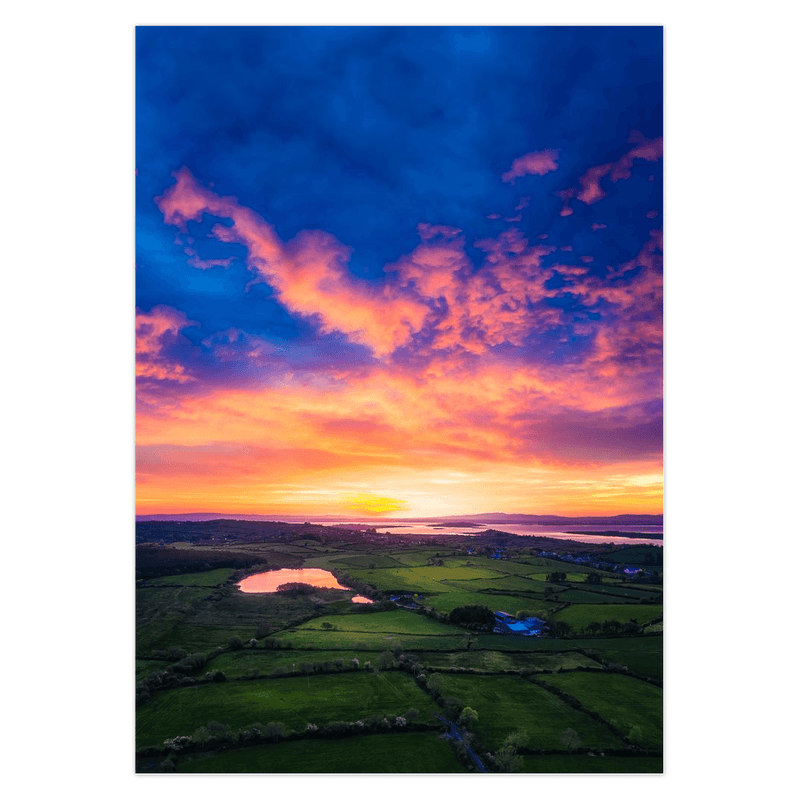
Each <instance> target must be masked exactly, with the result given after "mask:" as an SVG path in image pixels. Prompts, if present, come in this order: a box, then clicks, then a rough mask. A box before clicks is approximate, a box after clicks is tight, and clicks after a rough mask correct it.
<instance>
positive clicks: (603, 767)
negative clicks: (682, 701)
mask: <svg viewBox="0 0 800 800" xmlns="http://www.w3.org/2000/svg"><path fill="white" fill-rule="evenodd" d="M663 771H664V761H663V759H661V758H658V757H652V756H603V757H601V756H588V755H563V756H561V755H558V756H523V757H522V769H521V770H520V772H538V773H547V772H549V773H570V772H572V773H579V772H582V773H587V772H594V773H608V772H615V773H619V774H622V775H624V774H626V773H642V772H663Z"/></svg>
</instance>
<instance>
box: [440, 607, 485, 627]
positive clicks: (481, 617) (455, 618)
mask: <svg viewBox="0 0 800 800" xmlns="http://www.w3.org/2000/svg"><path fill="white" fill-rule="evenodd" d="M447 621H448V622H449V623H451V624H452V625H469V626H470V627H475V628H483V629H487V628H488V629H491V628H493V627H494V614H493V613H492V610H491V609H490V608H487V607H486V606H458V608H454V609H453V610H452V611H451V612H450V613H449V614H448V615H447Z"/></svg>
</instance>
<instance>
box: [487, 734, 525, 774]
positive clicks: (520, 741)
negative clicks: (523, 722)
mask: <svg viewBox="0 0 800 800" xmlns="http://www.w3.org/2000/svg"><path fill="white" fill-rule="evenodd" d="M527 738H528V737H527V734H526V733H525V731H517V732H516V733H511V734H509V735H508V736H506V738H505V740H504V741H503V744H502V746H501V748H500V749H499V750H498V751H497V753H495V756H494V760H495V763H496V764H497V767H498V769H499V770H500V772H519V770H520V768H521V767H522V757H521V756H519V755H517V750H519V748H520V747H524V745H525V743H526V741H527Z"/></svg>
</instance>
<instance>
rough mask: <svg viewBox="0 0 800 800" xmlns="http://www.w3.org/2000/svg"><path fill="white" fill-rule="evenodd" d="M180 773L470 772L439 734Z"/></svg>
mask: <svg viewBox="0 0 800 800" xmlns="http://www.w3.org/2000/svg"><path fill="white" fill-rule="evenodd" d="M177 771H178V772H264V773H269V772H273V773H274V772H278V773H301V772H317V773H353V772H358V773H367V774H369V773H386V772H407V773H429V772H466V769H465V768H464V767H463V766H461V764H459V762H458V761H457V760H456V758H455V755H454V754H453V749H452V748H451V747H450V745H449V744H447V742H445V741H443V740H442V739H440V738H439V737H438V734H436V733H391V734H376V735H372V736H358V737H353V738H349V739H331V740H327V741H318V740H310V739H301V740H299V741H296V742H280V743H278V744H267V745H257V746H253V747H247V748H241V749H238V750H229V751H228V752H225V753H220V754H217V755H211V756H204V757H199V758H193V759H191V760H186V761H183V762H181V763H180V764H179V765H178V769H177Z"/></svg>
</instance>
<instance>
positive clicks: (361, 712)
mask: <svg viewBox="0 0 800 800" xmlns="http://www.w3.org/2000/svg"><path fill="white" fill-rule="evenodd" d="M411 707H413V708H416V709H418V710H419V711H420V712H422V714H421V719H422V720H426V719H431V717H432V714H433V713H434V712H435V711H436V706H435V705H434V704H433V702H432V701H431V699H430V698H429V697H428V696H427V695H426V694H425V693H424V692H423V691H422V690H421V689H419V688H418V687H417V685H416V684H415V682H414V680H413V679H412V678H411V677H410V676H408V675H406V674H405V673H398V672H387V673H374V672H367V671H362V672H359V673H345V674H342V675H315V676H312V677H310V678H306V677H297V678H275V679H268V680H257V681H236V682H229V683H211V684H202V685H199V686H189V687H185V688H181V689H171V690H169V691H165V692H159V693H158V694H156V695H155V696H154V697H153V698H152V699H151V700H150V701H149V702H148V703H147V704H146V705H145V706H142V707H141V708H139V709H138V711H137V715H136V717H137V719H136V745H137V747H145V746H148V745H154V744H161V743H162V742H163V741H164V740H165V739H168V738H171V737H174V736H179V735H185V736H190V735H192V733H194V731H195V730H196V729H197V728H199V727H201V726H203V725H206V724H207V723H208V722H222V723H223V724H226V725H230V726H231V727H232V728H233V730H239V729H241V728H245V727H247V726H248V725H251V724H252V723H254V722H261V723H264V724H266V723H268V722H283V723H285V724H286V725H287V726H288V727H289V728H290V729H292V730H303V729H305V727H306V725H307V724H308V723H309V722H313V723H315V724H322V723H326V722H333V721H336V720H342V721H345V722H352V721H355V720H358V719H363V718H364V717H368V716H371V715H373V714H381V715H385V714H397V715H400V714H403V713H404V712H405V711H406V710H407V709H408V708H411Z"/></svg>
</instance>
